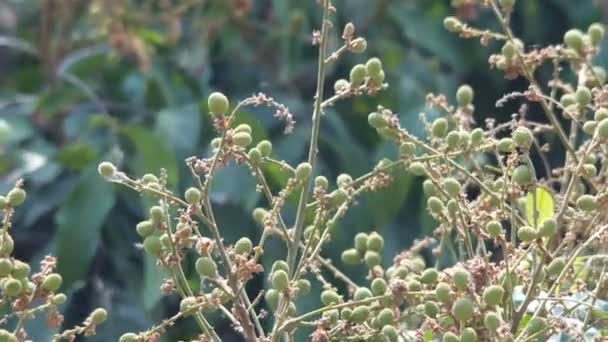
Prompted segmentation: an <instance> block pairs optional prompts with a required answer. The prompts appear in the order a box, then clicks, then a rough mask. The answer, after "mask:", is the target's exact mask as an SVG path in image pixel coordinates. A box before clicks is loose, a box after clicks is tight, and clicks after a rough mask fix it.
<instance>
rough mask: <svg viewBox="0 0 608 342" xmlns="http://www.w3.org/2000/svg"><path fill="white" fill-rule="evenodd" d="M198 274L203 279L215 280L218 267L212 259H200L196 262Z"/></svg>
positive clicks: (204, 257)
mask: <svg viewBox="0 0 608 342" xmlns="http://www.w3.org/2000/svg"><path fill="white" fill-rule="evenodd" d="M195 268H196V273H198V274H199V275H200V276H201V277H208V278H213V277H215V276H216V274H217V265H216V263H215V261H213V259H211V258H210V257H206V256H203V257H200V258H198V259H197V260H196V265H195Z"/></svg>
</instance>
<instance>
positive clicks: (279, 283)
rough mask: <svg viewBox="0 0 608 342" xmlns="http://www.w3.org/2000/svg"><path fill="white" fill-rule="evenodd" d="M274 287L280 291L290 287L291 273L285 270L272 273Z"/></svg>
mask: <svg viewBox="0 0 608 342" xmlns="http://www.w3.org/2000/svg"><path fill="white" fill-rule="evenodd" d="M272 287H274V288H275V289H277V291H279V292H285V291H287V289H288V288H289V275H288V274H287V272H285V271H283V270H277V271H275V272H274V273H273V274H272Z"/></svg>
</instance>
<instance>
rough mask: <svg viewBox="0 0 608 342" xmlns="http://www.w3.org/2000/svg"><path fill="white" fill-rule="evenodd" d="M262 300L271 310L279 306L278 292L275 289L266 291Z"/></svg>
mask: <svg viewBox="0 0 608 342" xmlns="http://www.w3.org/2000/svg"><path fill="white" fill-rule="evenodd" d="M264 300H266V303H267V304H268V306H269V307H270V308H271V309H273V310H275V309H276V308H277V307H278V306H279V291H277V290H275V289H270V290H267V291H266V293H265V294H264Z"/></svg>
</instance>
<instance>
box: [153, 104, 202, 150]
mask: <svg viewBox="0 0 608 342" xmlns="http://www.w3.org/2000/svg"><path fill="white" fill-rule="evenodd" d="M200 122H201V116H200V113H199V110H198V106H197V105H196V104H188V105H185V106H182V107H177V108H169V109H165V110H162V111H160V112H159V113H158V117H157V119H156V132H158V136H160V137H163V138H164V139H166V140H167V142H168V143H169V145H170V147H171V149H172V150H173V152H174V153H175V155H176V156H177V157H178V158H179V159H180V160H182V159H185V158H187V157H189V156H191V155H192V154H193V153H194V151H195V148H196V146H197V145H198V141H199V136H200V127H201V123H200Z"/></svg>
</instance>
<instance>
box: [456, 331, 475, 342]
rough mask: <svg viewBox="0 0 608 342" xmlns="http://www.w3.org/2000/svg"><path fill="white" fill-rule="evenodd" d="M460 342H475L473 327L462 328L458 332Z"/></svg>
mask: <svg viewBox="0 0 608 342" xmlns="http://www.w3.org/2000/svg"><path fill="white" fill-rule="evenodd" d="M460 342H477V332H476V331H475V329H473V328H470V327H469V328H464V330H462V333H460Z"/></svg>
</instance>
